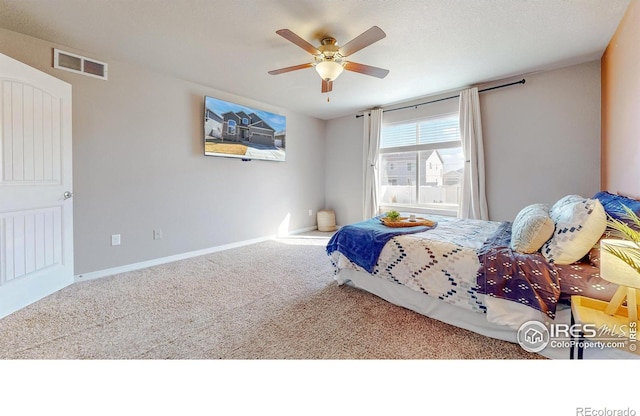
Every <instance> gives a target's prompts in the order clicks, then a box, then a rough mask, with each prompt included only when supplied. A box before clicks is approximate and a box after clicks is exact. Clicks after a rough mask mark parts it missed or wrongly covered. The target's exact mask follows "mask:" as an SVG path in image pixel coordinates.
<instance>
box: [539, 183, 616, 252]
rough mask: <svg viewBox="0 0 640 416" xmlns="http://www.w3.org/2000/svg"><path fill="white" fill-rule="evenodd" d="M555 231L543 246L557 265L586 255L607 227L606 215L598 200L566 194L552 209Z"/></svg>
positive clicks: (543, 249) (550, 213)
mask: <svg viewBox="0 0 640 416" xmlns="http://www.w3.org/2000/svg"><path fill="white" fill-rule="evenodd" d="M549 215H550V216H551V219H552V220H553V222H554V223H555V231H554V232H553V236H552V237H551V239H550V240H549V241H547V242H546V243H545V244H544V245H543V246H542V249H541V252H542V255H544V257H545V258H546V259H547V260H549V261H550V262H552V263H555V264H571V263H575V262H577V261H578V260H580V259H581V258H582V257H584V256H585V255H586V254H587V253H589V250H591V248H592V247H593V245H594V244H595V243H596V242H597V241H598V240H599V239H600V237H602V234H603V233H604V231H605V230H606V228H607V214H606V213H605V211H604V208H603V207H602V204H601V203H600V201H599V200H597V199H591V198H583V197H581V196H579V195H567V196H565V197H563V198H561V199H560V200H559V201H558V202H556V203H555V204H554V205H553V206H552V207H551V210H550V211H549Z"/></svg>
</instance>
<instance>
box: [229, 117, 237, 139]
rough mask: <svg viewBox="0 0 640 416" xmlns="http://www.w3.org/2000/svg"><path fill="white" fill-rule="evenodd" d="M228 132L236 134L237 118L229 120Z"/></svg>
mask: <svg viewBox="0 0 640 416" xmlns="http://www.w3.org/2000/svg"><path fill="white" fill-rule="evenodd" d="M227 134H232V135H235V134H236V121H235V120H229V121H227Z"/></svg>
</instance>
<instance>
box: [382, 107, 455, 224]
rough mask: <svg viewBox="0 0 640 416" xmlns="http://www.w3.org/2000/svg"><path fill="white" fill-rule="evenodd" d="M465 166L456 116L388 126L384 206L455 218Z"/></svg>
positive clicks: (384, 147) (384, 146) (385, 133)
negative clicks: (453, 216) (435, 213)
mask: <svg viewBox="0 0 640 416" xmlns="http://www.w3.org/2000/svg"><path fill="white" fill-rule="evenodd" d="M463 167H464V157H463V154H462V144H461V142H460V129H459V125H458V114H446V115H442V116H438V117H432V118H427V119H420V120H412V121H405V122H399V123H392V124H385V125H383V126H382V134H381V137H380V176H379V178H380V179H379V181H380V182H379V184H378V185H379V190H380V192H379V195H380V197H379V200H380V205H381V206H384V207H385V208H391V207H393V208H399V209H405V210H409V209H413V210H415V209H416V208H417V210H418V211H425V212H429V211H431V212H437V213H442V214H446V215H455V213H456V212H457V209H458V203H459V197H460V188H461V182H462V173H463Z"/></svg>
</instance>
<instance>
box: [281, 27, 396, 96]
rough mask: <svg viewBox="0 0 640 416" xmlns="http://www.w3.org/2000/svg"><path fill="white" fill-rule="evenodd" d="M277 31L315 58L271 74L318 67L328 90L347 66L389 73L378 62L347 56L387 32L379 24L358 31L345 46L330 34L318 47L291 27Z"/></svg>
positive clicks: (324, 89) (380, 75) (367, 72)
mask: <svg viewBox="0 0 640 416" xmlns="http://www.w3.org/2000/svg"><path fill="white" fill-rule="evenodd" d="M276 33H277V34H278V35H280V36H282V37H283V38H285V39H286V40H288V41H289V42H291V43H293V44H295V45H297V46H299V47H301V48H302V49H304V50H305V51H307V52H309V53H310V54H311V55H313V58H314V61H313V62H309V63H306V64H300V65H294V66H289V67H286V68H280V69H275V70H273V71H269V74H271V75H278V74H284V73H285V72H291V71H297V70H299V69H305V68H313V67H315V69H316V71H317V72H318V74H319V75H320V78H322V92H323V93H325V92H330V91H331V89H332V88H333V81H335V79H336V78H338V76H339V75H340V74H341V73H342V71H343V70H344V69H346V70H347V71H352V72H358V73H360V74H364V75H370V76H372V77H376V78H384V77H386V76H387V74H388V73H389V70H388V69H382V68H377V67H375V66H370V65H364V64H358V63H356V62H351V61H346V60H345V58H346V57H348V56H350V55H353V54H354V53H356V52H358V51H359V50H360V49H363V48H366V47H367V46H369V45H371V44H372V43H375V42H377V41H379V40H380V39H383V38H384V37H386V36H387V35H386V34H385V33H384V32H383V31H382V29H380V28H379V27H378V26H373V27H372V28H371V29H369V30H367V31H365V32H364V33H362V34H360V35H358V36H357V37H355V38H354V39H352V40H351V41H349V42H347V43H346V44H345V45H343V46H338V44H337V43H336V40H335V39H334V38H332V37H330V36H327V37H325V38H323V39H322V41H321V45H320V46H318V47H317V48H316V47H315V46H313V45H311V44H310V43H309V42H307V41H306V40H304V39H302V38H301V37H300V36H298V35H296V34H295V33H293V32H292V31H290V30H289V29H280V30H278V31H276Z"/></svg>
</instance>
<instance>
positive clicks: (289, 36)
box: [276, 29, 320, 55]
mask: <svg viewBox="0 0 640 416" xmlns="http://www.w3.org/2000/svg"><path fill="white" fill-rule="evenodd" d="M276 33H277V34H278V35H280V36H282V37H283V38H285V39H286V40H288V41H289V42H291V43H294V44H296V45H298V46H299V47H301V48H302V49H304V50H305V51H307V52H309V53H310V54H311V55H317V54H319V53H320V51H319V50H318V48H316V47H315V46H313V45H312V44H310V43H309V42H307V41H306V40H304V39H302V38H301V37H300V36H298V35H296V34H295V33H293V32H292V31H290V30H289V29H280V30H276Z"/></svg>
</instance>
